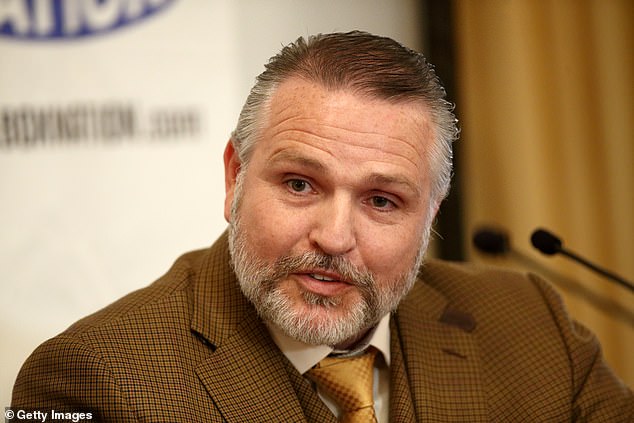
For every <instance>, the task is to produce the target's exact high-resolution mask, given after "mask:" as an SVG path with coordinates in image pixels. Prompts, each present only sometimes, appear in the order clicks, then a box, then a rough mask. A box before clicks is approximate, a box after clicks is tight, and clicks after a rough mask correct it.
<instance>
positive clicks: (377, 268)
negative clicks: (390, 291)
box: [363, 228, 422, 279]
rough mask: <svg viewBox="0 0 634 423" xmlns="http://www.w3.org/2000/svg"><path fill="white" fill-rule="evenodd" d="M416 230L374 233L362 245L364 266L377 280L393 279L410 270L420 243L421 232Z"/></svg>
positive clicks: (390, 229)
mask: <svg viewBox="0 0 634 423" xmlns="http://www.w3.org/2000/svg"><path fill="white" fill-rule="evenodd" d="M417 229H418V228H416V229H414V228H412V229H411V230H397V229H395V228H386V230H380V231H375V233H374V234H373V236H371V238H366V239H367V242H364V243H363V250H364V253H365V254H363V255H364V262H365V263H366V266H367V267H369V268H370V270H371V271H372V272H374V273H375V275H376V276H377V277H378V278H379V279H393V278H395V277H400V276H401V275H402V274H403V273H405V272H408V271H409V270H411V266H412V265H413V264H414V260H415V259H416V256H417V254H418V251H419V249H420V247H421V243H422V237H421V235H420V233H421V232H420V230H417Z"/></svg>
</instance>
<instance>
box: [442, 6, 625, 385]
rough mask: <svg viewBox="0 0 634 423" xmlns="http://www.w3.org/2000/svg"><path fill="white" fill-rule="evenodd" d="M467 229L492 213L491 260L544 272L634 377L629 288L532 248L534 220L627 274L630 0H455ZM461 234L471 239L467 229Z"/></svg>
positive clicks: (474, 255)
mask: <svg viewBox="0 0 634 423" xmlns="http://www.w3.org/2000/svg"><path fill="white" fill-rule="evenodd" d="M453 9H454V14H455V16H454V18H455V20H454V22H455V30H456V45H457V62H458V65H457V82H458V96H457V97H458V98H457V100H458V113H459V116H460V118H461V127H462V137H461V138H462V139H461V141H459V142H460V143H461V144H462V145H461V149H462V150H461V155H460V157H459V159H460V165H461V167H460V169H459V172H460V173H459V174H458V175H457V177H458V178H460V181H461V183H462V187H463V191H464V194H465V199H464V203H463V207H464V208H463V211H462V212H463V216H464V222H465V227H466V228H467V232H468V234H471V233H472V232H473V230H475V229H476V228H477V227H478V226H480V225H497V226H500V227H503V228H505V229H507V230H508V232H509V233H510V234H511V235H512V238H511V243H512V246H513V249H514V252H513V253H511V254H509V255H507V256H505V257H504V258H497V259H495V258H488V257H486V255H484V254H481V253H478V252H476V251H474V250H473V248H471V247H470V251H469V253H468V254H469V258H470V259H471V260H473V261H486V262H494V263H495V264H498V265H503V266H513V267H517V268H520V269H523V270H530V271H534V272H538V273H540V274H542V275H545V276H547V278H549V279H550V280H551V281H552V282H553V284H554V285H555V286H556V287H557V288H558V290H559V291H560V292H561V293H562V295H563V297H564V301H565V302H566V304H567V306H568V308H569V310H570V312H571V314H572V315H573V316H574V317H575V318H576V319H577V320H579V321H580V322H582V323H583V324H585V325H586V326H588V327H589V328H590V329H592V330H593V331H594V333H595V334H597V336H598V337H599V339H600V341H601V342H602V345H603V350H604V354H605V356H606V359H607V361H608V363H609V364H610V365H611V366H612V368H613V369H614V370H615V372H616V373H617V374H618V375H619V376H620V377H621V378H622V379H623V380H624V381H625V382H626V383H627V384H628V385H629V386H634V358H633V357H634V293H632V292H631V291H628V290H626V289H625V288H622V287H621V286H619V285H616V284H613V283H611V282H610V281H607V280H606V279H603V278H601V277H599V276H596V275H595V274H594V273H592V272H590V271H587V270H585V269H584V268H582V267H581V266H579V265H576V264H571V263H570V262H568V261H567V260H566V259H565V258H564V257H561V256H553V257H545V256H542V255H541V254H540V253H539V252H536V251H535V250H534V249H533V248H532V247H531V246H530V241H529V238H530V234H531V233H532V231H533V229H535V228H536V227H538V226H543V227H547V228H549V229H551V230H552V231H553V232H555V233H557V234H558V235H560V237H561V238H562V239H563V240H564V246H565V247H567V248H569V249H570V250H573V251H575V252H577V253H579V254H580V255H582V256H584V257H587V258H590V259H592V260H593V261H595V262H597V263H599V264H601V265H602V266H604V267H606V268H608V269H611V270H613V271H614V272H615V273H617V274H619V275H621V276H623V277H625V278H626V279H629V280H630V281H631V280H632V279H634V147H633V145H634V137H633V135H634V134H633V127H634V116H633V114H632V110H633V109H632V98H633V96H634V92H633V84H632V75H633V70H634V69H633V67H632V60H633V57H634V55H633V51H632V43H633V40H634V34H633V28H634V22H633V20H634V2H633V1H632V0H587V1H585V0H454V3H453ZM466 241H467V242H470V241H469V240H466Z"/></svg>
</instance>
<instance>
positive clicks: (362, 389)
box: [307, 347, 377, 423]
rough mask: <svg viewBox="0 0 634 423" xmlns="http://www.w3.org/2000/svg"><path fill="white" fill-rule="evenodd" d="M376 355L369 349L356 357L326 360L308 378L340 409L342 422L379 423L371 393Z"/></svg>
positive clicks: (372, 349) (310, 372)
mask: <svg viewBox="0 0 634 423" xmlns="http://www.w3.org/2000/svg"><path fill="white" fill-rule="evenodd" d="M376 353H377V350H376V349H374V348H372V347H370V348H368V350H367V351H366V352H364V353H363V354H361V355H358V356H354V357H348V358H337V357H326V358H324V359H323V360H321V361H320V362H319V364H318V365H317V366H316V367H314V368H313V369H311V370H309V371H308V373H307V375H308V378H309V379H310V380H312V381H313V382H315V383H316V384H317V386H318V387H319V388H320V389H321V390H322V392H323V393H324V394H325V395H327V396H328V397H330V398H332V399H333V400H334V401H335V402H336V403H337V405H338V406H339V407H340V408H341V412H342V413H341V416H340V417H339V421H340V422H346V423H361V422H372V423H376V416H375V414H374V396H373V393H372V391H373V389H372V388H373V382H372V379H373V374H374V358H375V357H376Z"/></svg>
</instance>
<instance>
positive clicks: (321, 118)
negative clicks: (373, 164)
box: [262, 79, 433, 168]
mask: <svg viewBox="0 0 634 423" xmlns="http://www.w3.org/2000/svg"><path fill="white" fill-rule="evenodd" d="M269 106H270V107H269V110H268V116H267V122H266V125H265V126H264V130H263V133H262V135H263V136H262V138H263V139H272V138H288V139H292V140H297V138H298V137H296V136H292V135H293V134H294V133H296V134H301V135H308V136H309V137H312V138H313V139H315V140H319V141H322V142H325V144H324V151H327V149H328V143H332V142H333V141H340V142H342V143H343V144H344V145H347V146H350V147H357V148H362V149H376V150H379V151H381V152H383V153H387V154H395V155H398V156H401V157H403V158H405V159H406V160H407V161H408V162H410V163H411V164H412V165H414V166H415V167H417V168H420V167H425V168H427V167H428V163H427V161H428V160H427V159H426V151H427V149H428V146H427V143H428V142H433V133H432V129H431V125H430V122H429V116H428V112H427V110H426V108H425V107H424V106H423V105H422V104H418V103H413V102H403V103H393V102H389V101H387V100H381V99H376V98H368V97H364V96H359V95H358V94H354V93H351V92H347V91H344V90H338V91H329V90H326V89H325V88H323V87H321V86H320V85H319V84H314V83H308V82H306V81H304V80H293V79H291V80H288V81H286V82H284V83H283V84H281V85H280V86H279V87H278V89H277V91H276V93H275V94H274V95H273V98H272V99H271V102H270V104H269ZM366 112H367V113H366ZM373 112H374V113H375V114H376V112H380V114H381V115H384V116H385V117H384V118H383V119H376V120H375V121H369V120H368V119H367V114H369V113H373ZM359 119H361V120H363V122H362V124H359ZM404 125H409V126H411V125H413V126H414V127H417V131H416V133H415V137H413V138H412V137H409V138H410V139H401V138H399V135H400V132H402V131H400V132H399V129H400V128H401V127H402V126H404ZM287 133H288V134H289V135H288V136H286V134H287ZM359 135H361V136H362V137H363V138H362V139H363V141H364V143H361V142H354V139H355V136H356V139H360V138H359ZM408 135H409V134H408ZM366 140H367V141H372V142H370V143H365V141H366Z"/></svg>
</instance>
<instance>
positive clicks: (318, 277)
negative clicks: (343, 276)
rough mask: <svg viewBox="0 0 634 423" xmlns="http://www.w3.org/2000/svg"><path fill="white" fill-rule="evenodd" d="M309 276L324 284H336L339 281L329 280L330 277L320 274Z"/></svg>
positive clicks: (310, 274)
mask: <svg viewBox="0 0 634 423" xmlns="http://www.w3.org/2000/svg"><path fill="white" fill-rule="evenodd" d="M308 276H310V277H311V278H313V279H316V280H318V281H322V282H334V281H336V280H337V279H333V278H329V277H328V276H325V275H320V274H318V273H309V274H308Z"/></svg>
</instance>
